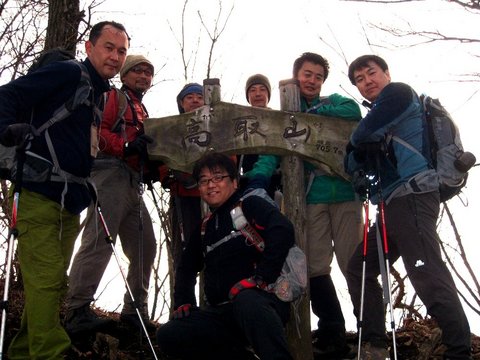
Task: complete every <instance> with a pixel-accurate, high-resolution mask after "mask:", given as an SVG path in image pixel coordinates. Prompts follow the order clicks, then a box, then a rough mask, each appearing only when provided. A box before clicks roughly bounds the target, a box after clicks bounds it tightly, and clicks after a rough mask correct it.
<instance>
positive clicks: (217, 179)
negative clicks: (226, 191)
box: [198, 174, 230, 186]
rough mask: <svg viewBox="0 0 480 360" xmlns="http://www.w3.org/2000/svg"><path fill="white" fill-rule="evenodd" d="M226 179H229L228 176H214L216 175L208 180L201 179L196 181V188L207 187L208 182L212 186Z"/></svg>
mask: <svg viewBox="0 0 480 360" xmlns="http://www.w3.org/2000/svg"><path fill="white" fill-rule="evenodd" d="M227 177H230V175H221V174H216V175H213V176H212V177H211V178H208V179H206V178H203V179H200V180H198V186H207V185H208V183H209V182H210V181H211V182H212V183H214V184H217V183H219V182H220V181H222V180H223V179H225V178H227Z"/></svg>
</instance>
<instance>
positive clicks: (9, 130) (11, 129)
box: [0, 123, 33, 146]
mask: <svg viewBox="0 0 480 360" xmlns="http://www.w3.org/2000/svg"><path fill="white" fill-rule="evenodd" d="M32 133H33V128H32V125H30V124H25V123H21V124H12V125H8V126H7V127H6V128H5V130H4V131H3V132H2V133H1V134H0V143H1V144H2V145H4V146H20V145H22V144H23V143H24V142H25V140H26V139H27V137H28V136H30V135H31V134H32Z"/></svg>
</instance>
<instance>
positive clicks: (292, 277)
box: [230, 198, 308, 302]
mask: <svg viewBox="0 0 480 360" xmlns="http://www.w3.org/2000/svg"><path fill="white" fill-rule="evenodd" d="M243 199H244V198H241V199H240V201H239V203H238V204H237V205H236V206H235V207H234V208H233V209H232V210H231V211H230V216H231V217H232V222H233V227H234V228H235V230H238V231H240V232H241V233H242V235H244V236H245V237H246V238H247V240H248V241H249V242H250V243H251V244H252V245H253V246H254V247H255V248H256V249H257V250H258V251H260V252H263V250H264V249H265V243H264V241H263V239H262V237H261V236H260V234H259V233H258V232H257V231H256V230H255V228H254V227H253V226H252V225H251V224H250V223H249V222H248V220H247V218H246V217H245V215H244V214H243V211H242V200H243ZM307 285H308V276H307V258H306V256H305V254H304V252H303V251H302V249H300V248H299V247H298V246H297V245H293V246H292V247H291V248H290V250H289V251H288V254H287V257H286V258H285V262H284V263H283V266H282V270H281V272H280V276H279V277H278V278H277V280H276V281H275V282H274V283H273V284H269V285H268V287H267V290H268V291H270V292H273V293H275V295H276V296H277V297H278V298H279V299H280V300H282V301H285V302H293V301H296V300H297V299H299V298H300V297H301V296H302V295H303V294H305V293H306V290H307Z"/></svg>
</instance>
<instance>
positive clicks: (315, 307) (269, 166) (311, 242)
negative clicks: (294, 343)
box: [247, 52, 363, 357]
mask: <svg viewBox="0 0 480 360" xmlns="http://www.w3.org/2000/svg"><path fill="white" fill-rule="evenodd" d="M328 71H329V64H328V61H327V60H326V59H324V58H323V57H322V56H320V55H318V54H314V53H309V52H307V53H304V54H302V55H301V56H300V57H299V58H298V59H296V60H295V62H294V65H293V77H294V78H295V79H297V80H298V83H299V86H300V95H301V111H302V112H306V113H310V114H318V115H322V116H332V117H338V118H342V119H346V120H351V121H360V119H361V113H360V109H359V107H358V105H357V103H356V102H355V101H353V100H352V99H349V98H346V97H343V96H341V95H339V94H332V95H329V96H325V97H320V90H321V88H322V85H323V83H324V81H325V80H326V79H327V77H328ZM279 163H280V157H278V156H273V155H261V156H260V157H259V159H258V161H257V163H256V164H255V166H254V168H253V169H252V170H251V171H249V172H248V173H247V176H248V177H249V178H250V179H252V184H256V185H257V186H258V185H259V184H262V185H263V184H265V185H267V184H268V180H267V179H269V178H270V176H271V175H272V174H273V171H274V170H275V169H276V168H277V165H278V164H279ZM304 166H305V180H306V201H307V247H308V249H307V251H308V270H309V276H310V300H311V302H312V311H313V313H314V314H315V315H316V316H317V317H318V318H319V320H318V329H317V331H316V334H315V338H316V339H315V342H314V347H315V351H316V352H317V353H321V354H322V355H325V356H333V357H340V356H343V355H345V353H347V352H348V351H349V348H348V346H347V345H346V341H345V319H344V317H343V313H342V309H341V307H340V303H339V301H338V297H337V293H336V291H335V286H334V284H333V281H332V278H331V275H330V272H331V262H332V259H333V252H334V251H335V255H336V257H337V261H338V265H339V267H340V270H341V271H342V273H343V274H344V275H345V274H346V270H347V264H348V261H349V259H350V258H351V256H352V254H353V252H354V250H355V248H356V247H357V245H358V244H359V243H360V242H361V234H362V224H363V219H362V203H361V201H359V200H357V199H356V198H355V193H354V191H353V188H352V185H351V183H350V182H349V181H346V180H344V179H342V178H340V177H338V176H330V175H327V174H326V173H325V172H323V171H322V170H320V169H318V168H316V167H314V166H313V165H312V164H310V163H307V162H305V163H304Z"/></svg>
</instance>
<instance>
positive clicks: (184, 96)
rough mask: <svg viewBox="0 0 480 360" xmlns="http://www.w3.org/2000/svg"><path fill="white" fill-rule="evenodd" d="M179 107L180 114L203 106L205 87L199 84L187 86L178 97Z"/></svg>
mask: <svg viewBox="0 0 480 360" xmlns="http://www.w3.org/2000/svg"><path fill="white" fill-rule="evenodd" d="M177 105H178V112H179V113H180V114H183V113H186V112H190V111H193V110H195V109H197V108H199V107H200V106H203V105H204V102H203V86H202V85H200V84H197V83H189V84H186V85H185V86H184V87H183V88H182V90H180V92H179V93H178V95H177Z"/></svg>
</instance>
